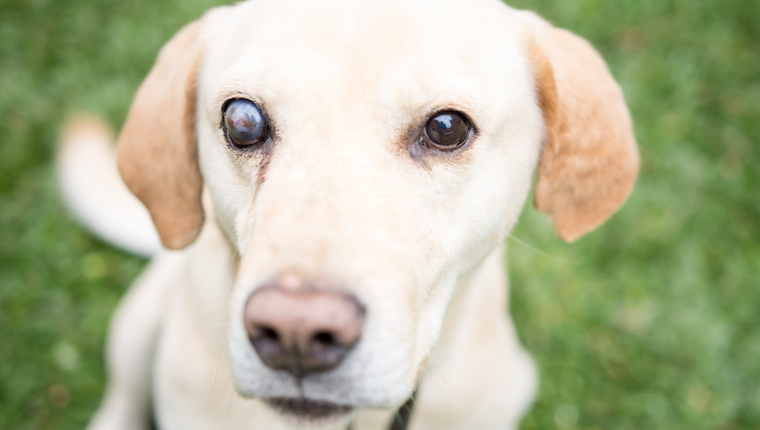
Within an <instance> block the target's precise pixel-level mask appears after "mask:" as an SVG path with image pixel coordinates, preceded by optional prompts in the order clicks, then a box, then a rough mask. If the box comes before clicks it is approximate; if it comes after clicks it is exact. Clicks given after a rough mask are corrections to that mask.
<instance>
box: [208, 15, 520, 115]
mask: <svg viewBox="0 0 760 430" xmlns="http://www.w3.org/2000/svg"><path fill="white" fill-rule="evenodd" d="M509 12H510V10H509V9H507V8H506V7H505V6H503V5H502V4H500V3H499V2H498V1H492V0H471V1H452V0H449V1H440V0H419V1H414V2H409V1H399V0H383V1H360V2H357V1H350V0H349V1H347V0H324V1H316V2H315V1H308V0H278V1H274V2H265V1H261V0H252V1H248V2H245V3H242V4H240V5H238V6H236V7H233V8H229V9H227V10H226V11H225V13H224V14H219V16H217V17H215V19H214V20H213V21H212V22H211V23H209V24H207V25H206V27H207V30H206V31H208V32H209V33H210V34H211V36H210V37H209V42H208V46H207V50H206V54H205V61H204V69H203V73H202V75H201V79H202V85H201V87H202V90H204V89H205V90H206V91H207V94H209V99H208V100H207V101H208V102H209V103H211V104H212V106H219V105H221V104H222V103H223V102H224V100H226V99H229V98H232V97H250V98H254V99H257V100H258V101H261V102H262V103H264V104H265V105H266V107H267V108H269V109H273V110H276V109H278V108H280V107H281V108H283V109H294V108H295V109H309V108H312V110H313V111H321V112H324V111H326V110H331V109H338V108H339V107H343V108H345V109H350V110H351V112H337V113H341V114H351V113H353V112H355V111H356V110H357V108H358V107H359V106H373V107H374V108H379V109H382V107H383V106H387V107H389V109H391V110H393V111H395V112H399V111H401V112H404V111H405V114H406V115H407V116H408V114H409V113H415V112H417V111H420V113H419V114H420V115H424V114H429V113H430V112H429V111H426V110H429V109H434V108H441V107H444V108H458V109H461V110H465V111H467V112H469V113H471V114H473V115H477V114H478V113H479V112H478V111H482V113H483V117H486V118H487V117H489V116H494V113H496V114H497V115H498V112H494V109H497V110H504V109H506V108H507V107H508V105H509V103H508V102H509V100H510V99H513V100H520V99H522V98H523V96H525V94H526V93H527V92H526V88H525V87H526V85H525V83H526V82H525V81H526V79H527V72H526V70H527V69H528V67H527V65H526V64H525V63H526V60H525V56H524V54H523V48H522V43H521V34H520V26H519V22H518V20H517V19H511V17H512V15H511V14H510V13H509ZM209 27H210V29H209ZM528 87H530V85H528ZM505 96H506V100H505ZM347 99H350V100H351V103H349V104H347V103H345V100H347ZM294 105H297V107H296V106H294Z"/></svg>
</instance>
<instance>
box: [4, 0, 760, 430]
mask: <svg viewBox="0 0 760 430" xmlns="http://www.w3.org/2000/svg"><path fill="white" fill-rule="evenodd" d="M217 3H219V2H216V1H213V0H169V1H164V2H158V1H152V0H130V1H128V2H120V1H116V0H99V1H95V0H87V1H84V0H77V1H74V0H57V1H52V0H51V1H45V0H23V1H22V0H5V1H3V2H2V3H0V136H1V137H0V139H2V142H1V143H0V166H1V167H0V429H8V430H10V429H14V430H15V429H78V428H81V427H82V426H83V424H84V423H85V422H86V420H87V418H88V416H89V415H90V414H91V413H92V411H93V410H94V408H95V407H96V405H97V403H98V400H99V397H100V395H101V393H102V390H103V381H104V374H103V364H102V349H103V341H104V336H105V331H106V325H107V321H108V317H109V315H110V313H111V312H112V310H113V308H114V306H115V305H116V303H117V302H118V299H119V297H120V295H121V294H122V293H123V291H124V289H125V288H126V286H127V285H128V284H129V282H130V280H131V279H133V278H134V277H135V276H136V275H137V274H138V273H139V271H140V269H141V268H142V266H143V265H144V261H142V260H140V259H137V258H135V257H132V256H129V255H127V254H124V253H122V252H120V251H117V250H114V249H112V248H110V247H108V246H107V245H104V244H102V243H100V242H98V241H97V240H94V239H92V238H91V237H90V236H89V235H88V234H87V233H86V232H85V231H84V230H83V229H82V228H81V227H79V226H78V225H77V224H76V223H75V222H74V221H72V220H70V219H69V218H68V217H67V214H66V211H65V210H64V209H63V208H62V206H61V204H60V202H59V199H58V197H57V190H56V185H55V178H54V174H53V170H52V162H53V154H54V142H55V139H56V133H57V131H58V130H59V127H60V125H61V123H62V122H63V120H64V118H66V117H67V116H69V115H71V114H72V113H74V112H77V111H83V110H84V111H90V112H97V113H99V114H101V115H104V116H105V117H107V118H108V119H109V120H110V121H111V122H112V123H113V124H120V123H121V122H122V121H123V119H124V116H125V114H126V109H127V107H128V105H129V102H130V101H131V98H132V95H133V94H134V91H135V90H136V88H137V86H138V85H139V83H140V81H141V79H142V78H143V77H144V76H145V74H146V73H147V70H148V69H149V67H150V65H151V63H152V61H153V59H154V57H155V54H156V52H157V51H158V49H159V48H160V46H161V45H162V44H163V43H164V42H165V41H166V40H168V38H169V37H170V36H171V35H172V34H173V33H174V32H175V31H176V30H177V29H179V28H180V27H181V25H182V24H184V23H186V22H188V21H190V20H192V19H194V18H196V17H198V16H200V14H201V13H202V12H203V11H204V10H206V9H207V8H209V7H211V6H213V5H214V4H217ZM511 4H513V5H514V6H517V7H521V8H528V9H534V10H536V11H538V12H539V13H541V14H542V15H544V16H545V17H547V18H549V19H550V20H552V21H553V22H555V23H556V24H557V25H560V26H563V27H566V28H569V29H571V30H573V31H574V32H576V33H578V34H580V35H582V36H584V37H586V38H588V39H589V40H591V41H592V42H593V43H594V44H595V45H596V46H597V47H598V49H599V50H600V51H601V52H602V54H603V56H604V57H605V58H606V59H607V61H608V62H609V64H610V67H611V69H612V71H613V74H614V75H615V76H616V77H617V79H618V80H619V81H620V83H621V85H622V86H623V88H624V90H625V93H626V97H627V100H628V102H629V106H630V108H631V112H632V115H633V117H634V122H635V124H636V135H637V137H638V141H639V144H640V148H641V153H642V159H643V165H642V171H641V177H640V179H639V182H638V183H637V187H636V190H635V191H634V194H633V196H632V197H631V199H630V200H629V202H628V203H627V204H626V205H625V206H624V207H623V210H622V211H621V212H620V213H619V214H618V215H616V216H615V217H613V218H612V220H611V221H609V222H608V223H607V224H605V225H604V226H603V227H602V228H600V229H599V230H597V231H596V232H594V233H592V234H590V235H589V236H587V237H585V238H583V239H582V240H580V241H579V242H577V243H575V244H572V245H567V244H563V243H561V242H560V241H559V240H558V239H557V238H556V237H555V236H554V233H553V231H552V229H551V224H550V222H549V221H548V219H547V218H546V217H544V216H543V215H541V214H538V213H536V212H535V211H534V210H532V209H528V210H527V211H526V212H525V214H524V215H523V218H522V219H521V222H520V225H519V226H518V228H517V229H516V231H515V232H514V236H515V237H517V238H519V239H520V240H521V241H523V242H526V243H528V244H530V246H531V247H533V248H536V249H538V250H540V251H541V253H537V252H534V251H533V250H531V249H529V248H527V247H524V246H522V245H520V244H518V243H517V242H514V241H510V250H509V266H510V277H511V285H512V302H511V305H510V307H511V311H512V313H513V314H514V316H515V319H516V322H517V326H518V330H519V332H520V335H521V338H522V340H523V342H524V343H525V344H526V346H527V348H528V349H529V350H530V351H531V352H532V353H533V355H534V357H535V358H536V360H537V362H538V364H539V367H540V371H541V388H540V393H539V397H538V400H537V402H536V404H535V406H534V407H533V409H532V410H531V412H530V414H529V416H528V417H527V419H526V421H525V423H524V425H523V428H524V429H552V428H562V429H567V428H582V429H667V430H672V429H725V430H729V429H737V430H739V429H742V430H743V429H758V428H760V279H757V278H758V277H760V173H758V172H759V171H760V170H759V169H760V24H758V23H760V3H758V2H755V1H753V0H720V1H718V0H689V1H687V0H639V1H623V0H620V1H614V2H613V1H603V0H536V1H528V0H516V1H511ZM544 254H549V255H551V256H553V257H547V256H545V255H544Z"/></svg>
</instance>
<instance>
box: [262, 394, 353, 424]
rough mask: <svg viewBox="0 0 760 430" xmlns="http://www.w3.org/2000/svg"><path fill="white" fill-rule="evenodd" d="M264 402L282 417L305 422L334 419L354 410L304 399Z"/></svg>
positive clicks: (267, 400) (282, 398) (278, 398)
mask: <svg viewBox="0 0 760 430" xmlns="http://www.w3.org/2000/svg"><path fill="white" fill-rule="evenodd" d="M265 402H266V403H267V404H268V405H269V406H270V407H272V408H273V409H274V410H276V411H277V412H279V413H281V414H283V415H289V416H290V417H292V418H295V419H297V420H305V421H314V420H325V419H327V420H329V419H335V418H339V417H342V416H345V415H348V414H349V413H351V411H353V409H354V408H353V407H352V406H348V405H339V404H337V403H331V402H323V401H319V400H310V399H307V398H304V397H299V398H286V397H272V398H268V399H265Z"/></svg>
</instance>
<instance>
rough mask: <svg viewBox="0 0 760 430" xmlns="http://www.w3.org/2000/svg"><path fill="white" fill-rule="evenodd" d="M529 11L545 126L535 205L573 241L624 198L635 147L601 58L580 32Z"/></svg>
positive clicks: (635, 160) (531, 49) (630, 187)
mask: <svg viewBox="0 0 760 430" xmlns="http://www.w3.org/2000/svg"><path fill="white" fill-rule="evenodd" d="M526 17H527V18H528V20H529V21H530V28H531V30H532V31H531V33H532V34H530V35H529V37H528V39H527V44H528V46H527V51H528V54H529V57H530V60H531V62H532V63H533V64H532V65H533V71H534V75H535V79H536V88H537V92H538V98H539V103H540V106H541V109H542V111H543V116H544V123H545V125H546V134H545V139H546V140H545V142H544V148H543V152H542V153H541V162H540V164H539V168H538V180H537V182H536V189H535V195H534V197H535V198H534V205H535V207H536V209H538V210H540V211H541V212H544V213H546V214H548V215H550V216H551V217H552V218H553V220H554V228H555V229H556V231H557V234H558V235H559V236H560V237H561V238H562V239H563V240H565V241H567V242H572V241H574V240H576V239H578V238H579V237H581V236H582V235H584V234H585V233H587V232H589V231H591V230H593V229H594V228H596V227H597V226H599V225H600V224H601V223H603V222H604V221H605V220H606V219H607V218H609V217H610V216H611V215H612V214H613V213H614V212H615V211H616V210H617V209H618V208H619V207H620V206H621V205H622V204H623V202H625V200H626V199H627V198H628V195H629V194H630V193H631V191H632V190H633V184H634V182H635V181H636V176H637V174H638V170H639V153H638V150H637V148H636V140H635V138H634V136H633V130H632V125H631V118H630V115H629V113H628V108H627V107H626V105H625V100H624V99H623V94H622V91H621V90H620V87H619V86H618V85H617V83H616V82H615V80H614V79H613V77H612V75H611V74H610V72H609V70H608V69H607V65H606V64H605V63H604V60H602V58H601V57H600V56H599V54H598V53H597V52H596V51H595V50H594V48H593V47H592V46H591V45H590V44H589V43H588V42H586V41H585V40H584V39H582V38H580V37H578V36H576V35H574V34H573V33H570V32H569V31H566V30H562V29H558V28H555V27H553V26H552V25H551V24H549V23H548V22H546V21H544V20H543V19H541V18H539V17H538V16H536V15H534V14H532V13H526Z"/></svg>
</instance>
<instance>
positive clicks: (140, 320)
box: [88, 254, 179, 430]
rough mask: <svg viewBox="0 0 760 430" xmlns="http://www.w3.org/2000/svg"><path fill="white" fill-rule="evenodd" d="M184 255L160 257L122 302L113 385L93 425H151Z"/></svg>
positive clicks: (114, 327)
mask: <svg viewBox="0 0 760 430" xmlns="http://www.w3.org/2000/svg"><path fill="white" fill-rule="evenodd" d="M178 260H179V256H177V255H171V254H162V255H159V256H157V257H155V258H154V259H153V261H152V262H151V263H150V265H149V266H148V268H147V269H146V270H145V272H144V273H143V275H142V276H141V277H140V278H139V279H138V280H137V281H136V282H135V283H134V284H133V285H132V287H130V289H129V291H128V292H127V294H126V295H125V297H124V298H123V299H122V301H121V303H120V304H119V307H118V309H117V310H116V313H115V314H114V316H113V318H112V320H111V325H110V329H109V333H108V341H107V342H108V344H107V347H106V361H107V366H108V387H107V388H106V394H105V397H104V399H103V402H102V403H101V405H100V408H99V409H98V412H97V413H96V414H95V416H94V417H93V418H92V420H91V421H90V424H89V426H88V429H89V430H144V429H148V428H150V403H151V395H150V391H151V370H152V367H153V356H154V352H155V349H156V340H157V338H158V335H159V332H160V330H161V325H162V320H163V314H164V311H165V308H166V302H167V298H168V296H169V292H170V290H171V288H172V279H176V276H175V275H176V271H177V267H178Z"/></svg>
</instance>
